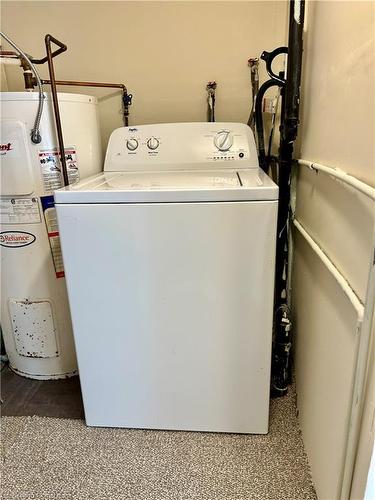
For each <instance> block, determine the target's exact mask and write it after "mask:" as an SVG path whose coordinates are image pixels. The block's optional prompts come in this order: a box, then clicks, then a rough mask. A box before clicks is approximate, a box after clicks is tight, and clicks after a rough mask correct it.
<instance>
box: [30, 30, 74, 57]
mask: <svg viewBox="0 0 375 500" xmlns="http://www.w3.org/2000/svg"><path fill="white" fill-rule="evenodd" d="M47 37H49V38H48V42H47ZM44 41H45V43H46V46H47V43H48V44H49V54H48V53H47V55H46V56H45V57H43V58H42V59H31V62H32V63H34V64H44V63H45V62H47V61H48V60H49V58H52V57H55V56H58V55H59V54H61V53H62V52H65V51H66V49H67V48H68V47H67V46H66V45H65V44H63V43H62V42H59V41H58V40H56V38H54V37H53V36H52V35H46V36H45V38H44ZM50 42H53V43H55V44H56V45H58V46H59V47H60V48H59V49H57V50H55V52H52V51H51V44H50ZM47 52H48V51H47ZM48 64H49V63H48Z"/></svg>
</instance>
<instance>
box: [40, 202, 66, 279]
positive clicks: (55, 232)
mask: <svg viewBox="0 0 375 500" xmlns="http://www.w3.org/2000/svg"><path fill="white" fill-rule="evenodd" d="M40 200H41V202H42V207H43V212H44V218H45V221H46V227H47V234H48V239H49V245H50V247H51V254H52V260H53V265H54V266H55V272H56V278H63V277H64V276H65V273H64V264H63V260H62V254H61V245H60V234H59V227H58V225H57V217H56V209H55V200H54V198H53V196H42V197H41V198H40Z"/></svg>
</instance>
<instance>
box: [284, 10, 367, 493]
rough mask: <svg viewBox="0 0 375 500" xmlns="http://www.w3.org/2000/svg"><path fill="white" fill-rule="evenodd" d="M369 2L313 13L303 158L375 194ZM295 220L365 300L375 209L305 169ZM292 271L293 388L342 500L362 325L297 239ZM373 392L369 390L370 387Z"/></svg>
mask: <svg viewBox="0 0 375 500" xmlns="http://www.w3.org/2000/svg"><path fill="white" fill-rule="evenodd" d="M374 10H375V3H373V2H361V1H356V2H350V1H349V2H342V1H333V2H330V1H324V2H320V1H317V2H312V1H309V2H308V4H307V22H306V36H305V53H304V69H303V88H302V110H301V111H302V112H301V130H300V132H301V134H300V138H299V143H300V149H301V150H300V154H299V156H300V157H301V158H304V159H308V160H312V161H316V162H319V163H323V164H326V165H328V166H332V167H339V168H341V169H343V170H345V171H346V172H348V173H350V174H352V175H354V176H356V177H358V178H359V179H361V180H364V181H365V182H367V183H369V184H371V185H375V158H374V138H375V129H374V89H375V80H374V50H375V48H374ZM297 200H298V202H297V218H298V219H299V220H300V221H301V222H302V224H303V225H304V226H305V227H306V228H307V230H308V231H309V232H310V234H311V235H312V236H313V238H314V239H315V240H316V241H317V242H318V243H319V244H320V245H321V246H322V248H323V249H324V250H325V251H326V253H327V254H328V256H329V257H330V258H331V259H332V260H333V262H334V263H335V265H336V266H337V267H338V269H339V270H340V271H341V273H342V274H343V275H344V276H345V277H346V279H347V280H348V281H349V282H350V284H351V285H352V287H353V289H354V290H355V292H356V293H357V294H358V295H359V297H360V298H361V300H362V301H363V300H364V297H365V293H366V279H367V273H368V269H369V262H370V255H371V238H372V227H373V224H374V214H375V207H374V203H373V202H370V201H369V200H367V199H366V198H365V197H364V196H362V195H359V194H358V193H356V192H355V191H354V190H353V189H351V188H348V187H345V185H343V184H342V183H340V182H337V181H335V180H333V179H331V178H330V177H328V176H326V175H324V174H319V175H317V174H315V173H313V172H311V171H308V170H300V172H299V176H298V190H297ZM295 243H296V251H295V265H294V269H293V284H294V293H293V301H294V315H295V323H296V335H297V341H296V379H297V391H298V407H299V411H300V419H301V426H302V433H303V438H304V441H305V445H306V449H307V453H308V456H309V459H310V464H311V469H312V474H313V479H314V482H315V485H316V489H317V493H318V496H319V498H320V499H327V500H328V499H329V500H332V499H335V498H338V495H339V490H340V480H341V471H342V465H343V461H344V457H345V442H346V435H347V427H348V422H349V408H350V404H351V394H352V383H353V373H354V367H355V352H356V346H357V342H358V335H357V334H356V318H355V315H354V311H353V309H352V306H351V304H350V303H349V302H348V300H347V299H346V297H345V295H344V294H343V292H342V291H341V289H340V288H339V286H338V285H337V283H336V282H335V281H334V280H333V279H332V277H331V276H330V274H329V272H328V271H327V269H326V268H325V267H324V266H323V265H322V264H321V262H320V261H319V259H318V258H317V257H316V256H315V255H314V254H313V252H312V250H311V249H310V247H309V246H308V245H307V244H306V243H304V241H303V240H302V238H301V237H300V236H298V235H296V240H295ZM373 377H374V371H373V370H372V371H370V373H369V387H368V389H367V402H366V407H365V408H366V410H365V415H364V419H363V427H362V438H361V445H360V449H359V456H358V460H357V468H356V473H355V476H354V482H353V489H352V498H356V499H357V498H358V499H360V498H362V495H363V491H364V486H365V480H366V472H367V471H366V467H368V463H369V457H370V452H371V445H370V442H371V439H372V440H373V437H374V428H373V424H372V416H373V412H374V409H375V406H374V403H375V402H374V397H373V395H371V387H370V385H371V384H373V381H372V382H371V380H372V378H373ZM372 387H373V386H372Z"/></svg>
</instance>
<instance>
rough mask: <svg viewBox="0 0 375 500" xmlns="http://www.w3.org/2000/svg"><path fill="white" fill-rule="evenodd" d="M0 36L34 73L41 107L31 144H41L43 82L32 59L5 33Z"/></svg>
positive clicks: (33, 129) (36, 118) (1, 32)
mask: <svg viewBox="0 0 375 500" xmlns="http://www.w3.org/2000/svg"><path fill="white" fill-rule="evenodd" d="M0 35H1V36H2V37H3V38H4V40H6V41H7V42H8V43H9V44H10V45H11V46H12V47H13V48H14V50H15V51H16V52H18V53H19V55H20V56H21V57H23V58H24V59H25V60H26V61H27V63H28V64H29V66H30V68H31V70H32V72H33V73H34V76H35V79H36V81H37V85H38V91H39V105H38V111H37V114H36V117H35V121H34V127H33V128H32V129H31V142H33V143H34V144H39V143H40V142H41V141H42V137H41V135H40V130H39V129H40V120H41V119H42V113H43V102H44V93H43V85H42V81H41V79H40V77H39V74H38V72H37V70H36V68H35V66H34V64H33V63H32V62H31V60H30V58H29V57H28V56H27V55H26V54H25V52H24V51H23V50H21V49H20V48H19V47H18V46H17V45H16V44H15V43H14V42H13V40H11V39H10V38H9V37H8V36H7V35H6V34H5V33H4V32H3V31H0Z"/></svg>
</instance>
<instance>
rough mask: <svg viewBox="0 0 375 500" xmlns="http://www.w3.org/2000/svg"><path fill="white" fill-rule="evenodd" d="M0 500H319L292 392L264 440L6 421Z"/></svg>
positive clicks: (276, 406)
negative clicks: (0, 499) (310, 471)
mask: <svg viewBox="0 0 375 500" xmlns="http://www.w3.org/2000/svg"><path fill="white" fill-rule="evenodd" d="M1 433H2V450H3V451H2V453H3V464H2V465H3V471H2V496H1V498H2V500H310V499H311V500H313V499H314V500H315V499H316V495H315V491H314V487H313V485H312V482H311V477H310V473H309V466H308V462H307V458H306V455H305V452H304V449H303V443H302V439H301V435H300V431H299V428H298V419H297V416H296V409H295V395H294V393H293V391H291V393H290V394H289V395H288V396H287V397H286V398H282V399H277V400H273V401H271V423H270V432H269V434H268V435H266V436H250V435H233V434H232V435H231V434H209V433H197V432H165V431H145V430H127V429H99V428H88V427H86V426H85V424H84V422H83V421H82V420H68V419H57V418H45V417H3V418H2V429H1Z"/></svg>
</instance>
